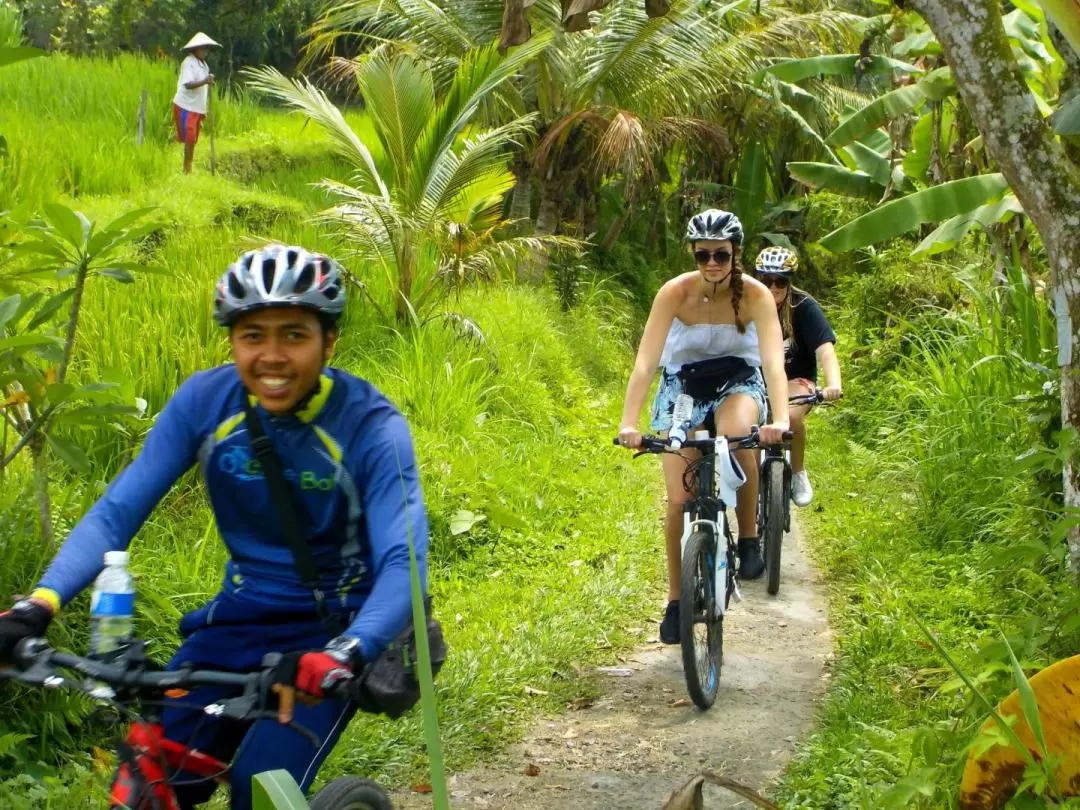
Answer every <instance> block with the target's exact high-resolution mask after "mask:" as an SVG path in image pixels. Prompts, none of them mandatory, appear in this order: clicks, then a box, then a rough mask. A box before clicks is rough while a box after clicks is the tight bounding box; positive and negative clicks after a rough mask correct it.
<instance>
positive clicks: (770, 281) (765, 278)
mask: <svg viewBox="0 0 1080 810" xmlns="http://www.w3.org/2000/svg"><path fill="white" fill-rule="evenodd" d="M757 279H758V281H760V282H761V283H762V284H764V285H765V286H766V287H776V288H777V289H780V290H783V289H787V287H789V286H790V285H791V279H790V278H788V277H787V276H778V275H775V274H773V273H764V274H762V275H759V276H758V277H757Z"/></svg>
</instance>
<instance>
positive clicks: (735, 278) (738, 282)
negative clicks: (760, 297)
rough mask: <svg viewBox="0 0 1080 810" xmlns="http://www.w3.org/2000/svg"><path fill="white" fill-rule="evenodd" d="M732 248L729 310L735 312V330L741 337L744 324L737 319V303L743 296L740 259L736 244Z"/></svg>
mask: <svg viewBox="0 0 1080 810" xmlns="http://www.w3.org/2000/svg"><path fill="white" fill-rule="evenodd" d="M732 248H733V249H734V254H735V255H733V256H732V257H731V308H732V309H733V310H735V328H736V329H738V330H739V334H740V335H741V334H744V333H745V332H746V324H744V323H743V322H742V318H740V317H739V301H741V300H742V294H743V276H742V258H741V257H740V256H739V246H738V244H736V243H733V244H732Z"/></svg>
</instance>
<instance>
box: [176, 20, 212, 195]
mask: <svg viewBox="0 0 1080 810" xmlns="http://www.w3.org/2000/svg"><path fill="white" fill-rule="evenodd" d="M220 47H221V45H219V44H218V43H216V42H214V40H212V39H210V37H208V36H207V35H206V34H204V33H202V32H201V31H200V32H199V33H197V34H196V35H195V36H193V37H192V38H191V40H190V41H189V42H188V44H187V45H185V46H184V47H183V50H184V51H185V52H186V53H187V56H185V57H184V61H183V62H182V63H181V65H180V80H179V81H178V82H177V83H176V95H175V96H174V97H173V118H174V119H175V120H176V140H178V141H179V142H180V143H182V144H184V174H191V161H192V158H194V156H195V142H196V141H197V140H199V127H200V126H201V125H202V120H203V119H204V118H206V104H207V97H208V96H209V95H210V91H209V87H210V85H212V84H213V83H214V74H213V73H211V72H210V66H209V65H207V64H206V57H207V55H208V54H209V53H210V49H211V48H220Z"/></svg>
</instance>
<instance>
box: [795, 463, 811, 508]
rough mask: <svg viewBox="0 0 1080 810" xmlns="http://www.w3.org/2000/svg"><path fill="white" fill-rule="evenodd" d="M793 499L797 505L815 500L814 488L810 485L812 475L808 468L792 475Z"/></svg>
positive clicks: (806, 504)
mask: <svg viewBox="0 0 1080 810" xmlns="http://www.w3.org/2000/svg"><path fill="white" fill-rule="evenodd" d="M791 500H793V501H795V505H796V506H808V505H809V504H810V501H812V500H814V488H813V487H812V486H810V476H808V475H807V474H806V470H803V471H802V472H797V473H795V474H794V475H792V476H791Z"/></svg>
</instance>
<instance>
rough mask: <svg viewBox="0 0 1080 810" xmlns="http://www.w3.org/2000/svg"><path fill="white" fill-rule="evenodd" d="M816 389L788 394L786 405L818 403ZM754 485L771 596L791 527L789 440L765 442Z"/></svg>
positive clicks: (821, 399) (776, 588)
mask: <svg viewBox="0 0 1080 810" xmlns="http://www.w3.org/2000/svg"><path fill="white" fill-rule="evenodd" d="M825 401H826V400H825V397H824V396H823V395H822V393H821V392H820V391H814V392H813V393H810V394H796V395H795V396H792V397H788V405H810V406H814V405H820V404H821V403H823V402H825ZM759 480H760V482H761V483H760V486H759V489H758V525H759V526H760V527H761V534H762V539H763V540H764V542H763V544H762V546H763V549H762V551H763V556H764V559H765V572H766V582H765V589H766V590H767V591H768V592H769V594H770V595H772V596H775V595H776V594H777V593H778V592H779V590H780V558H781V556H782V550H783V541H784V534H785V533H787V532H790V531H791V442H790V441H785V442H784V443H783V444H774V445H769V446H767V447H766V448H765V452H764V453H763V454H762V459H761V477H760V479H759Z"/></svg>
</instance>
